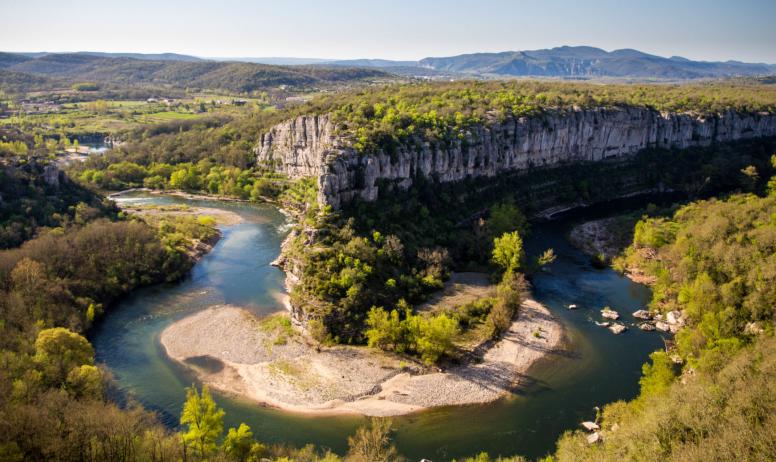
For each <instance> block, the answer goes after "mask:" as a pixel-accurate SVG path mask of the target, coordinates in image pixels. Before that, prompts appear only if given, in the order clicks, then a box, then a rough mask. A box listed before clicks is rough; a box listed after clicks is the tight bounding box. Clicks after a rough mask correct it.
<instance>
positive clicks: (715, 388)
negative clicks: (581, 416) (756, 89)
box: [556, 156, 776, 461]
mask: <svg viewBox="0 0 776 462" xmlns="http://www.w3.org/2000/svg"><path fill="white" fill-rule="evenodd" d="M773 162H774V167H776V156H774V157H773ZM775 217H776V177H771V179H770V180H769V181H768V185H767V186H766V190H765V191H763V190H762V189H760V195H755V194H752V193H738V194H732V195H730V196H728V197H724V198H720V199H708V200H703V201H696V202H692V203H690V204H687V205H684V206H681V207H679V208H678V210H676V211H675V212H674V213H673V214H671V215H669V216H667V217H652V218H644V219H643V220H641V221H639V222H638V224H637V225H636V227H635V230H634V238H633V243H632V245H631V246H629V247H628V248H627V249H626V251H625V252H624V253H623V255H621V256H620V257H619V258H618V259H616V260H615V262H614V264H615V266H616V267H618V268H620V269H622V270H626V269H630V270H633V269H638V270H640V271H643V272H645V273H646V274H647V275H649V276H651V277H652V278H653V280H654V283H653V284H651V285H652V288H653V297H652V302H651V306H650V308H651V309H652V310H654V311H655V312H659V313H667V312H669V311H671V310H681V312H682V313H683V314H684V315H685V316H686V318H687V321H686V325H685V326H684V327H683V328H682V329H681V330H680V331H679V332H678V333H677V335H676V337H675V347H674V348H672V349H671V350H669V352H668V353H667V352H664V351H657V352H655V353H653V354H652V355H651V363H650V364H645V365H644V367H643V376H642V378H641V379H640V385H641V392H640V394H639V396H638V397H637V398H636V399H635V400H633V401H630V402H616V403H612V404H608V405H607V406H606V407H604V409H603V415H602V424H601V427H602V428H603V429H604V430H603V432H604V433H603V434H604V440H603V441H604V442H603V444H601V445H594V446H591V445H588V444H587V443H586V442H585V441H584V436H583V435H582V434H580V433H567V434H566V435H565V436H564V437H563V438H562V439H561V440H560V441H559V443H558V450H557V454H556V459H557V460H558V461H576V460H602V461H603V460H623V459H626V460H642V459H651V458H654V457H659V458H660V459H661V460H675V461H709V460H719V461H722V460H751V461H755V460H771V459H773V458H774V457H776V449H774V448H776V440H775V439H774V438H776V435H774V433H773V425H774V423H775V422H774V421H773V415H774V412H775V411H776V389H774V387H773V381H774V378H775V377H776V376H775V375H774V374H776V369H775V368H774V365H776V349H774V347H776V343H775V342H774V338H773V326H774V323H773V321H774V315H776V312H774V307H775V306H774V303H773V301H774V300H776V292H774V290H776V273H774V268H776V221H775ZM672 355H675V356H672Z"/></svg>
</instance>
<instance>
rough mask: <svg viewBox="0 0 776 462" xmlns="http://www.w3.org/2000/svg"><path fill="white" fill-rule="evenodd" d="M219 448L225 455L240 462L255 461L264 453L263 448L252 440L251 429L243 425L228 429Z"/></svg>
mask: <svg viewBox="0 0 776 462" xmlns="http://www.w3.org/2000/svg"><path fill="white" fill-rule="evenodd" d="M221 447H222V448H223V450H224V452H225V453H226V455H228V456H229V457H231V458H233V459H234V460H237V461H240V462H244V461H246V460H249V459H251V460H252V459H257V458H258V457H260V456H261V453H262V452H263V451H264V446H263V445H261V444H260V443H257V442H256V441H254V440H253V432H251V427H249V426H247V425H245V424H244V423H241V424H240V426H239V427H238V428H230V429H229V431H228V432H227V434H226V438H224V443H223V445H222V446H221Z"/></svg>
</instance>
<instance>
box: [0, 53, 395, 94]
mask: <svg viewBox="0 0 776 462" xmlns="http://www.w3.org/2000/svg"><path fill="white" fill-rule="evenodd" d="M0 69H3V70H6V71H12V72H17V73H24V74H32V75H36V76H46V77H58V78H65V79H68V80H70V81H95V82H106V83H111V84H114V85H169V86H173V87H178V88H200V89H212V90H228V91H234V92H251V91H255V90H260V89H266V88H268V87H273V86H280V85H288V86H295V87H309V86H328V85H333V84H341V83H344V82H350V81H354V82H355V81H361V80H365V79H383V80H384V79H390V78H391V76H390V74H387V73H385V72H382V71H380V70H377V69H359V68H351V67H311V66H270V65H263V64H253V63H239V62H216V61H196V62H192V61H182V60H180V61H178V60H165V61H161V60H152V59H134V58H130V57H105V56H102V55H95V54H92V53H70V54H50V55H44V56H41V57H38V58H28V57H25V56H21V55H17V54H11V53H3V54H0Z"/></svg>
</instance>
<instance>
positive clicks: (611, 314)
mask: <svg viewBox="0 0 776 462" xmlns="http://www.w3.org/2000/svg"><path fill="white" fill-rule="evenodd" d="M601 316H603V317H604V318H606V319H615V320H616V319H620V313H618V312H616V311H614V310H611V309H609V308H604V309H603V310H601Z"/></svg>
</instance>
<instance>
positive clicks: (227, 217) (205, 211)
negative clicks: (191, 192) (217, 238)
mask: <svg viewBox="0 0 776 462" xmlns="http://www.w3.org/2000/svg"><path fill="white" fill-rule="evenodd" d="M121 210H123V211H125V212H127V213H132V214H134V215H138V216H140V217H145V216H158V217H164V216H169V217H175V216H187V215H188V216H195V217H201V216H208V217H212V218H213V219H214V220H215V221H216V224H217V225H219V226H233V225H236V224H240V223H242V222H243V218H242V217H241V216H240V215H238V214H237V213H235V212H232V211H229V210H224V209H218V208H214V207H190V206H186V207H185V208H178V207H177V206H169V207H164V206H161V207H160V206H155V207H149V206H143V205H126V206H122V207H121Z"/></svg>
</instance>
